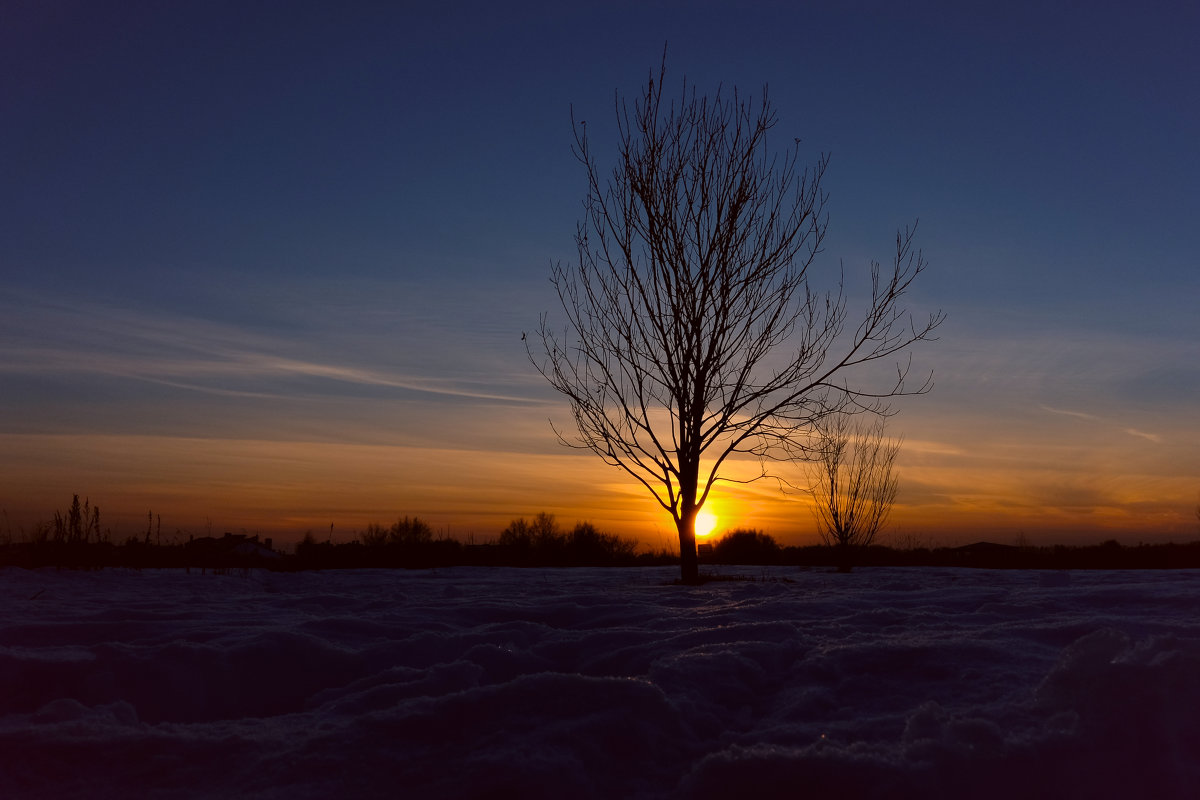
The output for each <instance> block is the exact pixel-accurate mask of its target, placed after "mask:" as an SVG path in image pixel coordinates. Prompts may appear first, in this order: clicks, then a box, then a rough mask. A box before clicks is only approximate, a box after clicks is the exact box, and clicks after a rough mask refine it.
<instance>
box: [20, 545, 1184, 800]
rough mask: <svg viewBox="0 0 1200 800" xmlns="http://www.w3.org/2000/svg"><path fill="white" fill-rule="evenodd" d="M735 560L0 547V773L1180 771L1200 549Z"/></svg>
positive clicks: (210, 785) (978, 793)
mask: <svg viewBox="0 0 1200 800" xmlns="http://www.w3.org/2000/svg"><path fill="white" fill-rule="evenodd" d="M726 571H727V572H730V571H731V572H738V571H739V570H738V569H737V568H727V569H726ZM740 571H742V572H744V573H746V574H749V575H752V576H753V577H758V578H763V577H766V578H774V579H777V580H767V581H757V582H722V583H710V584H707V585H705V586H703V587H698V588H683V587H677V586H669V585H665V584H666V582H668V581H669V580H670V579H671V578H672V577H673V575H674V571H673V570H672V569H669V568H664V569H572V570H565V569H564V570H519V569H495V568H492V569H485V568H455V569H443V570H436V571H412V572H407V571H383V570H379V571H376V570H360V571H344V572H337V571H329V572H307V573H291V574H288V573H274V572H259V571H255V572H251V573H249V574H244V575H213V574H211V573H209V574H203V575H202V574H200V573H198V572H192V573H191V574H187V573H185V572H180V571H170V570H161V571H155V570H146V571H142V572H134V571H122V570H105V571H97V572H71V571H54V570H35V571H27V570H21V569H5V570H0V601H2V602H0V609H2V610H0V687H3V688H2V690H0V795H2V796H4V797H6V798H34V797H36V798H59V797H80V798H82V797H87V798H105V797H113V798H118V797H121V798H124V797H134V796H137V797H157V798H175V797H180V798H182V797H187V798H196V797H200V798H206V797H214V798H215V797H222V798H224V797H242V798H305V797H313V798H315V797H395V796H404V797H478V796H489V797H509V796H512V797H533V798H538V797H547V798H549V797H555V798H560V797H572V798H593V797H596V798H602V797H729V796H731V795H735V796H740V797H754V796H755V795H756V794H757V795H766V796H779V795H781V794H786V795H788V796H791V795H796V796H820V795H821V794H823V793H832V794H834V795H835V796H838V797H881V798H882V797H888V798H895V797H901V798H903V797H914V798H915V797H931V796H943V797H996V798H1000V797H1005V798H1009V797H1012V796H1016V795H1018V794H1020V795H1024V796H1032V797H1055V798H1062V797H1067V798H1070V797H1081V798H1082V797H1114V796H1146V797H1150V796H1153V797H1160V798H1175V797H1178V798H1182V797H1191V796H1193V795H1192V792H1193V791H1194V787H1195V786H1196V785H1197V784H1198V782H1200V614H1198V612H1200V573H1197V572H1189V571H1157V572H1152V571H1107V572H1101V571H1096V572H1071V573H1065V572H1063V573H1046V572H1025V571H989V570H965V569H912V568H910V569H860V570H859V571H857V572H855V573H853V574H851V575H838V574H835V573H830V572H824V571H814V570H800V569H796V568H787V569H784V568H778V569H769V570H764V569H762V568H759V567H755V568H743V569H742V570H740ZM784 578H786V581H784V580H779V579H784Z"/></svg>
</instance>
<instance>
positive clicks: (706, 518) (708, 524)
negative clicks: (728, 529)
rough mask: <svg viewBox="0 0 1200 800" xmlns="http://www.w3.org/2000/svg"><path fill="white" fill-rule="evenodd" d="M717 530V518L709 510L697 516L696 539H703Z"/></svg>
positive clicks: (704, 510)
mask: <svg viewBox="0 0 1200 800" xmlns="http://www.w3.org/2000/svg"><path fill="white" fill-rule="evenodd" d="M716 529H717V516H716V514H714V513H713V512H711V511H709V510H708V509H707V508H702V509H700V511H699V512H698V513H697V514H696V538H697V539H703V538H704V537H705V536H709V535H711V534H712V532H713V531H715V530H716Z"/></svg>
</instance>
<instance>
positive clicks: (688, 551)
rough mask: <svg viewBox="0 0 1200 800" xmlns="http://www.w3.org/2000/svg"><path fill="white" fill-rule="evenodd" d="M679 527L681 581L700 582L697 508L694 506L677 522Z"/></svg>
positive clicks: (689, 583)
mask: <svg viewBox="0 0 1200 800" xmlns="http://www.w3.org/2000/svg"><path fill="white" fill-rule="evenodd" d="M676 525H677V526H678V529H679V573H680V574H679V579H680V582H681V583H684V584H688V585H695V584H698V583H700V562H699V559H698V558H697V557H696V509H695V508H692V509H691V510H690V511H687V512H685V513H684V514H683V516H682V518H681V519H679V520H678V521H677V522H676Z"/></svg>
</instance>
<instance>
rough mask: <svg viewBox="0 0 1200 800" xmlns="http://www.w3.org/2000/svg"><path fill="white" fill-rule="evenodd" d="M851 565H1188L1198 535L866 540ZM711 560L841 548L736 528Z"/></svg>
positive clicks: (816, 559) (809, 556)
mask: <svg viewBox="0 0 1200 800" xmlns="http://www.w3.org/2000/svg"><path fill="white" fill-rule="evenodd" d="M852 558H853V563H854V565H855V566H856V567H973V568H979V569H1184V568H1189V569H1194V568H1200V541H1195V542H1190V543H1188V544H1175V543H1173V542H1171V543H1166V544H1138V545H1136V546H1125V545H1122V544H1121V543H1119V542H1117V541H1116V540H1113V539H1109V540H1107V541H1105V542H1102V543H1101V544H1096V545H1074V546H1071V545H1054V546H1051V547H1031V546H1017V545H1005V544H997V543H994V542H976V543H975V544H969V545H965V546H962V547H935V548H929V547H912V548H903V549H901V548H893V547H887V546H884V545H870V546H867V547H860V548H857V549H856V551H855V552H854V553H853V555H852ZM701 561H702V562H704V561H707V562H709V563H713V564H746V565H756V566H801V567H829V568H841V567H842V565H843V563H844V561H845V553H844V552H842V551H841V549H840V548H839V547H838V546H830V545H825V544H818V545H808V546H799V547H795V546H793V547H781V546H780V545H779V544H778V543H776V541H775V540H774V539H773V538H772V537H770V536H768V535H766V534H764V533H762V532H760V531H752V530H738V531H733V532H731V533H729V534H726V536H725V537H724V538H722V539H721V540H719V541H717V542H716V543H714V544H713V545H712V546H711V549H706V550H705V554H704V555H702V556H701Z"/></svg>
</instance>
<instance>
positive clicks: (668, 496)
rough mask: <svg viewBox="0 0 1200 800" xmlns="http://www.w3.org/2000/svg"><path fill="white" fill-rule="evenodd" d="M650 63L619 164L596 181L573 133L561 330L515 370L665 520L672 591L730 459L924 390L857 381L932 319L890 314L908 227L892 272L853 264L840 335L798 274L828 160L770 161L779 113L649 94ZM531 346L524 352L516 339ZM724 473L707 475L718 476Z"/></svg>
mask: <svg viewBox="0 0 1200 800" xmlns="http://www.w3.org/2000/svg"><path fill="white" fill-rule="evenodd" d="M665 75H666V67H665V58H664V65H663V68H662V69H661V70H660V71H659V73H658V75H657V76H655V75H653V74H652V75H651V77H650V80H649V83H648V85H647V87H646V89H645V90H644V91H643V92H642V93H641V97H640V98H639V99H638V100H637V101H636V102H635V103H634V104H633V107H632V108H630V107H629V105H628V104H627V103H626V102H625V101H623V100H622V99H620V97H618V98H617V100H616V117H617V129H618V138H619V155H618V159H617V164H616V166H615V168H614V169H613V170H612V172H611V174H610V175H608V176H607V177H603V175H602V172H601V169H600V167H599V166H598V164H597V161H596V158H595V156H594V155H593V152H592V149H591V145H590V142H589V140H588V135H587V126H586V125H585V124H584V123H583V122H582V121H581V122H579V123H578V124H575V119H574V112H573V111H572V124H573V126H574V130H575V147H574V149H573V152H574V153H575V155H576V157H577V158H578V159H579V161H580V162H581V163H582V164H583V166H584V168H585V169H586V172H587V181H588V193H587V197H586V199H585V200H584V219H583V221H581V222H580V223H579V225H578V227H577V230H576V235H575V241H576V245H577V247H578V254H579V260H578V263H577V264H575V265H573V266H564V265H563V264H561V263H560V264H557V265H555V266H554V268H553V273H552V281H553V283H554V286H555V288H556V289H557V291H558V297H559V300H560V302H561V304H562V308H563V311H564V312H565V314H566V317H567V325H568V332H567V334H566V335H560V334H557V333H555V331H554V330H553V329H552V328H551V327H550V325H549V323H548V321H547V318H546V317H545V316H543V317H542V319H541V323H540V325H539V328H538V330H537V331H536V332H535V335H534V336H531V337H529V339H528V342H527V345H526V346H527V348H528V353H529V357H530V359H531V360H532V361H533V363H534V365H535V366H536V367H537V369H538V370H539V371H540V372H541V374H542V375H543V376H544V377H545V378H546V379H547V380H548V381H549V382H550V384H551V385H552V386H553V387H554V388H555V389H556V390H558V391H559V392H560V393H562V394H563V395H564V396H565V397H566V398H567V400H568V401H569V402H570V405H571V412H572V415H573V416H574V421H575V427H576V429H577V431H578V434H577V436H572V437H570V438H568V437H567V436H564V435H563V433H562V432H561V431H559V430H558V429H557V428H556V429H555V432H556V433H557V434H558V436H559V439H560V441H562V442H563V443H564V444H567V445H569V446H573V447H579V448H583V449H590V450H592V451H593V452H595V453H596V454H597V455H599V456H600V457H601V458H602V459H603V460H604V461H605V463H607V464H610V465H612V466H615V467H619V468H621V469H623V470H625V471H626V472H627V473H629V475H631V476H632V477H633V478H634V479H635V480H637V481H638V482H640V483H641V484H642V485H643V486H645V487H646V489H648V490H649V491H650V493H651V494H652V495H653V496H654V499H655V500H656V501H657V502H658V503H659V504H660V505H661V506H662V507H663V508H664V509H666V510H667V511H668V512H669V513H670V514H671V517H672V519H673V520H674V522H675V526H676V529H677V531H678V535H679V551H680V561H681V572H682V578H683V581H684V582H685V583H693V582H696V581H697V580H698V579H699V574H698V565H697V560H696V537H695V520H696V514H697V512H698V511H699V510H700V509H701V507H702V506H703V505H704V503H705V501H706V500H707V499H708V496H709V493H710V491H711V490H712V488H713V485H714V484H715V483H716V482H717V481H718V480H730V478H729V477H728V471H727V470H726V467H727V460H728V459H729V458H730V457H731V456H735V455H736V454H752V455H753V456H757V457H758V458H759V463H760V465H761V466H762V469H761V471H760V475H759V476H758V477H763V476H765V475H767V474H768V470H767V466H766V465H767V463H768V461H769V460H770V459H783V458H788V457H789V449H790V448H789V442H790V441H792V440H793V439H795V438H797V434H798V432H803V431H804V430H807V429H809V428H811V427H812V426H813V425H814V424H815V423H817V422H819V421H820V420H821V419H822V418H824V417H825V416H826V415H827V414H830V413H834V412H837V411H840V410H842V409H844V408H845V407H847V406H848V405H854V406H855V407H859V408H870V409H873V410H880V409H882V408H884V402H885V400H886V398H889V397H894V396H897V395H901V394H913V393H919V392H923V391H925V390H927V388H928V386H929V382H928V380H927V379H924V380H922V381H921V382H920V383H919V385H917V386H915V387H913V386H909V385H908V384H906V380H905V379H906V377H907V374H908V367H907V366H906V365H899V364H898V365H897V370H896V372H895V374H894V375H893V376H892V379H891V380H888V381H886V383H884V384H883V385H871V384H870V383H869V382H868V381H867V380H866V378H865V377H864V376H863V375H861V374H860V373H859V372H858V371H857V370H856V368H857V367H862V366H864V365H868V364H870V363H872V362H875V361H878V360H880V359H888V358H890V357H892V356H897V357H898V354H899V353H900V352H901V351H902V350H904V349H905V348H907V347H908V346H909V345H911V344H913V343H915V342H918V341H921V340H923V339H929V338H932V336H931V333H932V332H933V330H934V328H936V327H937V326H938V324H939V323H940V322H941V320H942V315H941V314H940V313H938V314H933V315H931V316H930V317H929V319H928V320H927V321H923V322H922V321H914V320H913V319H912V318H911V317H910V315H909V314H908V313H907V312H906V311H905V310H904V309H903V308H902V306H901V301H902V298H903V296H904V295H905V293H906V292H907V291H908V288H909V286H910V285H911V284H912V282H913V280H914V279H915V278H916V277H917V275H918V274H920V273H921V271H922V270H923V269H924V268H925V262H924V260H923V259H922V257H921V253H920V252H919V251H914V249H913V233H912V231H911V230H906V231H904V232H902V233H900V234H898V235H897V237H896V253H895V259H894V261H893V263H892V266H891V269H890V270H886V271H885V270H883V269H881V268H880V265H879V264H877V263H872V264H871V268H870V274H871V285H872V293H871V297H870V301H869V305H868V306H867V308H866V310H865V312H864V313H863V314H862V316H861V317H860V318H859V321H858V322H856V323H850V322H849V313H848V310H847V300H846V296H845V294H844V293H843V291H842V287H841V284H840V282H839V283H838V284H837V286H836V288H835V290H834V291H832V292H825V293H820V292H814V291H812V290H811V288H810V286H809V266H810V265H811V264H812V262H813V260H814V258H815V257H816V255H817V253H818V252H819V251H820V250H821V244H822V241H823V240H824V237H825V230H826V226H827V218H826V216H825V212H824V207H825V200H826V195H825V193H824V191H823V190H822V189H821V180H822V177H823V176H824V174H825V168H826V165H827V164H828V157H827V156H821V157H820V159H819V160H818V161H817V162H816V163H815V165H813V166H812V167H811V168H807V169H805V168H801V166H800V164H799V145H800V140H799V139H795V143H794V145H793V146H790V147H789V148H788V149H787V151H786V152H785V153H782V154H773V153H771V152H769V151H768V149H767V141H766V140H767V133H768V131H770V130H771V128H772V127H774V125H775V123H776V113H775V111H774V109H773V108H772V107H771V105H770V103H769V102H768V100H767V91H766V88H765V87H764V88H763V93H762V98H761V99H760V100H759V101H758V102H755V101H754V100H752V99H751V98H747V97H744V96H743V95H741V94H739V93H738V91H737V89H734V90H733V91H732V93H731V94H727V93H725V92H723V91H722V90H720V89H718V91H717V92H716V93H715V94H714V95H713V96H711V97H706V96H700V95H697V94H696V91H695V89H694V88H692V87H690V86H689V85H688V83H687V81H686V79H685V80H684V81H683V82H682V87H681V88H682V91H681V94H680V95H679V97H678V99H676V100H669V99H667V98H665V97H664V85H663V83H664V79H665ZM535 341H540V344H539V345H538V346H537V347H536V348H535V347H534V346H533V344H532V342H535ZM723 472H724V476H723Z"/></svg>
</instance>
